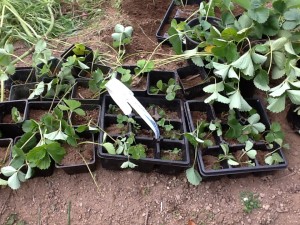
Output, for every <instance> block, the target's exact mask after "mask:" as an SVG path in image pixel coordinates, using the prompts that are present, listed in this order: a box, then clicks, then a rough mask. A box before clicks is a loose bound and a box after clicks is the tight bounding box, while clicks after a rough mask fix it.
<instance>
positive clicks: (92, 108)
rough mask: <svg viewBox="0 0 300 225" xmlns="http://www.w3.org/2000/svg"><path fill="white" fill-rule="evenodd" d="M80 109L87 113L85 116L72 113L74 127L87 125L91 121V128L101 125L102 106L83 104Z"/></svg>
mask: <svg viewBox="0 0 300 225" xmlns="http://www.w3.org/2000/svg"><path fill="white" fill-rule="evenodd" d="M80 108H81V109H83V110H84V111H85V116H79V115H77V114H76V113H72V114H71V121H72V124H73V126H80V125H86V124H88V123H89V122H90V121H91V123H90V126H91V127H98V126H99V123H100V112H101V106H100V105H98V104H82V105H81V106H80Z"/></svg>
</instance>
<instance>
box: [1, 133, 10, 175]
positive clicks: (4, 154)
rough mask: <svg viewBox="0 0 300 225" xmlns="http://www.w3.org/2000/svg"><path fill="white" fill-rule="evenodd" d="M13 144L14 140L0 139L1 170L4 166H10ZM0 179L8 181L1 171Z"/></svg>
mask: <svg viewBox="0 0 300 225" xmlns="http://www.w3.org/2000/svg"><path fill="white" fill-rule="evenodd" d="M12 144H13V139H12V138H1V139H0V169H1V168H2V167H4V166H8V164H9V159H10V154H11V147H12ZM0 179H4V180H7V177H5V176H4V175H3V174H1V171H0Z"/></svg>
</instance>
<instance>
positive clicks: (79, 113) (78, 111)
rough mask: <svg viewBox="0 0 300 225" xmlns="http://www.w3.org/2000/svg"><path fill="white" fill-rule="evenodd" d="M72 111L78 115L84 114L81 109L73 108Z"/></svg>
mask: <svg viewBox="0 0 300 225" xmlns="http://www.w3.org/2000/svg"><path fill="white" fill-rule="evenodd" d="M74 112H75V113H76V114H77V115H79V116H85V112H84V111H83V109H75V110H74Z"/></svg>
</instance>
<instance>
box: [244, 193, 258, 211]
mask: <svg viewBox="0 0 300 225" xmlns="http://www.w3.org/2000/svg"><path fill="white" fill-rule="evenodd" d="M241 201H242V204H243V206H244V208H243V209H244V211H245V212H246V213H251V212H252V211H253V210H254V209H259V208H260V201H259V199H258V197H257V195H255V194H254V193H252V192H242V193H241Z"/></svg>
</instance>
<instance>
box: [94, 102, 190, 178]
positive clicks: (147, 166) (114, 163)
mask: <svg viewBox="0 0 300 225" xmlns="http://www.w3.org/2000/svg"><path fill="white" fill-rule="evenodd" d="M137 99H138V100H139V101H140V102H141V104H142V105H143V106H144V107H145V108H146V109H147V110H148V112H149V113H150V115H152V116H154V118H155V120H156V121H157V120H158V119H159V118H160V117H159V116H158V112H157V110H159V109H160V108H162V109H164V110H165V112H166V113H167V115H168V116H170V115H172V117H167V118H166V120H167V121H168V123H170V124H172V125H173V126H174V129H175V130H176V129H177V130H178V133H179V137H178V138H177V137H176V138H174V139H172V137H170V136H167V137H166V136H165V137H164V134H163V131H162V130H161V136H160V138H159V139H155V138H154V134H153V132H150V131H149V127H148V126H147V125H146V124H145V122H144V121H143V120H142V119H141V118H140V117H139V115H138V114H136V113H135V112H133V113H132V114H131V115H130V117H132V118H134V119H135V120H136V122H137V123H139V124H140V126H141V127H140V129H139V130H136V129H135V127H134V126H132V125H131V124H128V125H127V127H126V129H127V130H125V131H124V132H122V131H117V132H114V131H113V130H111V131H110V128H109V127H111V126H115V123H116V117H117V114H118V111H116V112H115V113H113V114H112V112H111V111H110V110H109V109H110V108H111V105H113V104H114V102H113V100H112V98H111V97H110V96H105V97H104V100H103V105H102V111H101V121H103V122H102V123H101V130H106V131H108V134H109V135H110V136H112V137H113V138H114V139H115V138H118V137H127V136H128V134H129V133H130V132H133V133H135V141H136V144H143V145H144V146H146V149H147V151H146V154H148V156H147V157H146V158H141V159H138V160H134V159H132V158H131V157H130V161H131V162H133V163H135V164H136V165H137V167H135V168H134V169H135V170H138V171H143V172H151V171H157V172H160V173H164V174H177V173H179V172H182V171H183V170H185V169H187V168H188V167H189V166H190V152H189V145H188V142H187V140H186V138H185V137H184V136H182V133H184V132H186V123H185V118H184V109H183V102H182V101H181V100H179V99H175V100H174V101H172V102H169V101H167V100H164V99H158V98H151V97H137ZM110 132H112V133H110ZM103 136H104V132H101V133H100V136H99V143H102V142H103ZM106 141H107V142H111V143H113V141H112V140H111V139H110V138H107V139H106ZM174 148H177V149H180V150H181V151H180V153H179V155H178V156H179V158H177V159H175V160H171V159H166V158H164V154H165V153H168V152H169V151H170V150H172V149H174ZM98 156H99V158H100V160H101V164H102V166H103V167H104V168H106V169H112V170H119V169H121V165H122V164H123V163H124V162H126V161H127V159H128V158H127V156H125V155H112V154H109V153H108V152H107V151H106V149H105V148H104V147H102V146H100V147H99V149H98Z"/></svg>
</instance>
